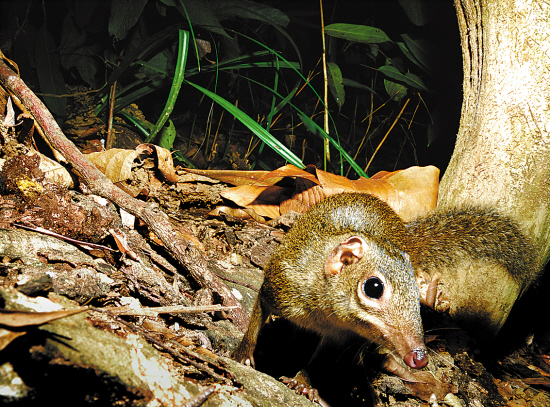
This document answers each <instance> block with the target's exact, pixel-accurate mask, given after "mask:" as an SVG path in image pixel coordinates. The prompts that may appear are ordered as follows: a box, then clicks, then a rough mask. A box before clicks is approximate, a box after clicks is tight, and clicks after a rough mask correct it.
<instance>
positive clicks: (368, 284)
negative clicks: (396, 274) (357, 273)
mask: <svg viewBox="0 0 550 407" xmlns="http://www.w3.org/2000/svg"><path fill="white" fill-rule="evenodd" d="M363 292H364V293H365V294H366V296H367V297H369V298H373V299H375V300H377V299H379V298H380V297H382V294H384V283H382V281H381V280H380V279H379V278H378V277H369V278H367V279H366V280H365V282H364V283H363Z"/></svg>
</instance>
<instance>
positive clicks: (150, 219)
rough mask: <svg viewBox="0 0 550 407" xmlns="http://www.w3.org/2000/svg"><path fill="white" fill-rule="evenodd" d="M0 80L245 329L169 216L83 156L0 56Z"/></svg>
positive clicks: (80, 171) (87, 175) (89, 182)
mask: <svg viewBox="0 0 550 407" xmlns="http://www.w3.org/2000/svg"><path fill="white" fill-rule="evenodd" d="M0 83H2V85H3V86H4V87H5V88H6V89H8V90H9V92H10V93H11V94H12V96H13V97H16V98H17V99H19V101H20V102H21V103H22V105H23V106H25V107H26V108H27V110H28V111H29V113H30V114H31V115H32V116H33V118H34V120H35V121H36V123H37V124H38V125H39V126H40V127H41V128H42V130H43V131H44V136H45V137H46V140H47V141H48V142H49V143H50V145H51V146H52V147H53V148H55V149H56V150H57V151H58V152H60V153H61V154H62V155H63V157H64V158H65V159H66V160H67V161H68V162H69V163H70V164H71V165H72V167H73V170H74V172H75V173H76V174H77V175H78V176H79V177H80V179H81V180H82V182H83V183H84V184H85V185H86V186H87V187H88V189H89V192H91V193H93V194H96V195H100V196H102V197H104V198H107V199H109V200H110V201H112V202H114V203H115V204H116V205H118V206H119V207H120V208H122V209H124V210H126V211H127V212H129V213H131V214H133V215H135V216H137V217H138V218H140V219H141V220H143V221H144V222H145V223H146V224H147V225H148V226H149V228H150V229H151V230H152V231H153V232H154V233H155V234H156V235H157V236H158V237H159V239H160V240H161V241H162V242H163V243H164V245H165V246H166V248H167V249H168V250H170V251H171V252H172V254H173V255H174V257H175V258H176V259H177V260H178V261H179V263H180V264H181V265H183V267H184V268H185V269H186V270H187V271H188V272H189V273H190V274H191V276H192V277H193V278H194V279H195V280H196V281H197V282H198V283H199V284H200V285H201V287H203V288H209V289H211V290H212V291H214V292H215V293H216V294H218V295H219V296H220V297H221V299H222V305H224V306H234V307H235V308H234V309H233V310H232V311H229V312H230V315H231V317H232V318H233V319H234V321H235V323H236V324H237V326H238V327H239V328H240V329H241V330H243V331H244V330H245V329H246V325H247V320H248V317H247V315H246V313H245V311H244V310H243V308H242V306H241V305H240V303H239V302H238V301H237V299H236V298H235V297H234V296H233V294H231V291H229V289H228V288H227V286H226V285H225V284H224V283H223V282H222V281H220V280H219V279H218V278H217V277H216V276H215V275H214V274H213V273H212V272H211V270H210V269H209V268H208V265H207V262H206V259H205V257H204V254H203V253H202V252H201V251H200V250H199V249H198V248H197V247H196V246H195V245H194V244H193V242H191V241H189V240H186V239H185V237H184V236H182V234H181V233H177V232H176V231H175V230H174V229H173V228H172V225H171V224H170V221H169V219H168V216H167V215H166V214H165V213H164V212H162V211H161V210H160V209H159V208H158V207H157V206H156V205H155V204H153V203H145V202H143V201H140V200H138V199H134V198H132V197H131V196H130V195H128V194H127V193H126V192H124V191H122V190H121V189H120V188H118V187H117V186H116V185H114V184H113V183H112V182H111V180H110V179H109V178H107V177H106V176H105V175H104V174H102V173H101V172H100V171H99V170H98V169H97V168H96V167H95V166H94V165H93V164H92V163H91V162H90V161H89V160H88V159H87V158H86V157H84V155H83V154H82V153H81V152H80V151H79V150H78V148H77V147H76V146H75V145H74V143H73V142H72V141H70V140H69V139H67V137H65V135H64V134H63V132H62V131H61V129H60V128H59V125H58V124H57V122H56V121H55V120H54V118H53V117H52V115H51V114H50V112H49V110H48V109H47V108H46V106H45V105H44V104H43V103H42V101H41V100H40V99H39V98H38V97H37V96H36V95H35V94H34V93H33V92H32V91H31V90H30V89H29V88H28V87H27V85H25V83H24V82H23V80H21V78H20V77H19V76H17V75H16V74H15V73H14V72H13V71H12V70H11V69H10V68H9V67H8V66H7V65H6V64H5V63H4V61H3V60H0Z"/></svg>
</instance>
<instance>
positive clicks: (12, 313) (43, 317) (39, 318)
mask: <svg viewBox="0 0 550 407" xmlns="http://www.w3.org/2000/svg"><path fill="white" fill-rule="evenodd" d="M87 309H88V307H80V308H76V309H70V310H66V311H50V312H28V311H18V310H6V309H0V325H3V326H10V327H12V328H20V327H23V326H34V325H42V324H45V323H47V322H50V321H53V320H55V319H59V318H64V317H68V316H69V315H74V314H78V313H80V312H84V311H86V310H87Z"/></svg>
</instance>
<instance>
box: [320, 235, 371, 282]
mask: <svg viewBox="0 0 550 407" xmlns="http://www.w3.org/2000/svg"><path fill="white" fill-rule="evenodd" d="M366 246H367V243H366V242H365V239H363V238H362V237H359V236H351V237H348V238H347V239H345V240H343V241H341V242H340V244H339V245H338V246H336V248H334V250H333V251H332V252H331V253H330V254H329V255H328V257H327V261H326V262H325V273H326V274H328V275H337V274H338V273H340V272H341V271H342V269H343V268H344V266H349V265H350V264H354V263H357V262H358V261H359V260H361V258H363V256H364V255H365V252H366V250H367V248H366Z"/></svg>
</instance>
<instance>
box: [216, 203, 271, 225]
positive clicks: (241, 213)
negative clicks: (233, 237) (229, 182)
mask: <svg viewBox="0 0 550 407" xmlns="http://www.w3.org/2000/svg"><path fill="white" fill-rule="evenodd" d="M222 215H228V216H231V217H233V218H236V219H245V220H246V219H254V220H255V221H256V222H259V223H265V219H264V218H263V217H261V216H258V214H257V213H256V212H255V211H254V210H253V209H250V208H247V209H243V208H230V207H229V206H218V207H217V208H214V209H213V210H212V211H210V212H209V213H208V216H214V217H218V216H222Z"/></svg>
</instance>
